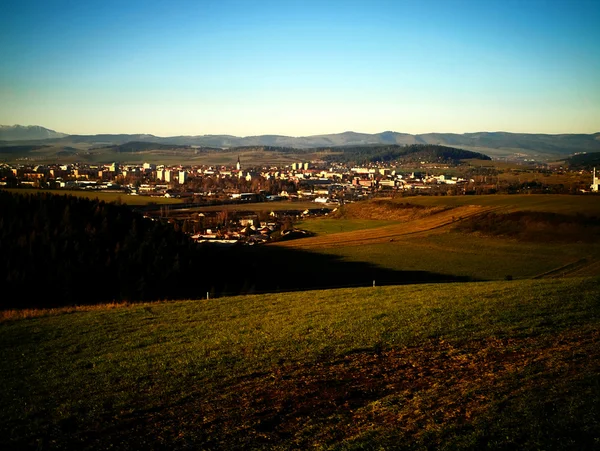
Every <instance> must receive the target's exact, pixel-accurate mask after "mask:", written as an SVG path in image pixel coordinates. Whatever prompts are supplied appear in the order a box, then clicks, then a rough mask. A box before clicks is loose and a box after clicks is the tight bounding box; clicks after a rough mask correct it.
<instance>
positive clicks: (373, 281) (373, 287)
mask: <svg viewBox="0 0 600 451" xmlns="http://www.w3.org/2000/svg"><path fill="white" fill-rule="evenodd" d="M373 288H375V279H373Z"/></svg>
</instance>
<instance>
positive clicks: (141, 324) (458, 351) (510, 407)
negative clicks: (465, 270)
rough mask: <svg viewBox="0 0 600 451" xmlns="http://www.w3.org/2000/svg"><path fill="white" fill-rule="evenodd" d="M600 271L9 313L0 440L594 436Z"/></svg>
mask: <svg viewBox="0 0 600 451" xmlns="http://www.w3.org/2000/svg"><path fill="white" fill-rule="evenodd" d="M599 282H600V280H599V279H598V278H587V279H563V280H537V281H532V280H527V281H511V282H486V283H468V284H443V285H442V284H440V285H414V286H402V287H397V286H391V287H377V288H363V289H343V290H330V291H313V292H304V293H287V294H269V295H257V296H247V297H234V298H223V299H214V300H209V301H206V300H204V301H202V300H199V301H180V302H169V303H155V304H144V305H129V306H122V307H117V308H87V309H86V308H83V309H80V310H78V311H76V310H73V309H65V310H62V311H60V310H59V311H52V312H46V313H44V312H37V313H36V312H33V313H34V314H37V315H42V316H34V317H31V318H27V319H16V316H15V317H14V318H15V319H10V318H11V315H10V313H7V314H5V319H4V321H3V322H2V323H0V359H1V361H2V365H1V366H0V384H2V390H1V391H0V404H1V405H2V406H3V407H2V409H1V410H0V447H2V448H3V449H81V450H85V449H109V448H111V449H140V448H144V449H157V448H168V449H183V448H191V449H307V448H316V449H390V448H396V449H397V448H398V446H400V447H401V448H402V449H411V450H412V449H415V450H420V449H447V450H456V449H463V450H479V449H497V450H500V449H502V450H504V449H527V450H529V449H531V450H533V449H536V450H537V449H553V450H557V449H564V450H572V449H578V450H592V449H597V448H598V446H600V360H599V357H600V333H599V332H598V331H599V330H600V329H599V326H600V301H599V300H600V284H599Z"/></svg>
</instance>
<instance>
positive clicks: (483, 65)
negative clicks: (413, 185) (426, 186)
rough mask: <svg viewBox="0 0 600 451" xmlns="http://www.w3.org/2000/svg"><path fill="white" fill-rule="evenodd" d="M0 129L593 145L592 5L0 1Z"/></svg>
mask: <svg viewBox="0 0 600 451" xmlns="http://www.w3.org/2000/svg"><path fill="white" fill-rule="evenodd" d="M0 10H1V14H0V124H5V125H12V124H23V125H33V124H35V125H42V126H45V127H48V128H52V129H55V130H58V131H62V132H65V133H81V134H88V133H89V134H93V133H152V134H155V135H160V136H168V135H203V134H231V135H237V136H248V135H259V134H283V135H292V136H306V135H314V134H322V133H338V132H342V131H347V130H353V131H359V132H366V133H375V132H380V131H384V130H393V131H398V132H406V133H427V132H455V133H463V132H475V131H499V130H503V131H512V132H531V133H592V132H598V131H600V55H599V53H598V49H600V25H599V24H600V0H587V1H576V0H571V1H551V0H546V1H537V0H530V1H528V0H520V1H512V0H503V1H492V0H488V1H486V0H478V1H471V0H463V1H458V0H457V1H453V0H445V1H434V0H429V1H427V0H421V1H402V0H394V1H374V0H371V1H353V0H347V1H327V0H321V1H310V0H309V1H286V0H279V1H269V0H265V1H252V0H248V1H227V0H219V1H212V0H204V1H202V0H198V1H175V0H173V1H129V2H127V1H109V0H105V1H101V2H95V1H81V0H80V1H52V0H45V1H26V0H20V1H10V0H9V1H8V2H4V3H3V5H2V7H1V9H0Z"/></svg>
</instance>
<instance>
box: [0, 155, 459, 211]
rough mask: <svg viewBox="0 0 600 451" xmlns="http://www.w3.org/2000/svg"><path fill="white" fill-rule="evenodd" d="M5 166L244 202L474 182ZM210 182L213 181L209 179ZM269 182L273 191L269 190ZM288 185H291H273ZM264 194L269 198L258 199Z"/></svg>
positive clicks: (29, 177)
mask: <svg viewBox="0 0 600 451" xmlns="http://www.w3.org/2000/svg"><path fill="white" fill-rule="evenodd" d="M1 169H2V170H1V171H0V186H1V185H4V186H7V185H10V186H31V187H37V188H47V187H48V188H67V189H68V188H80V189H90V190H95V189H99V190H121V191H126V192H127V193H129V194H132V195H149V196H166V197H193V196H194V195H197V196H217V197H224V198H229V199H232V200H236V199H237V200H239V201H257V200H280V199H294V198H305V199H306V198H308V199H312V200H314V201H315V202H318V203H327V202H339V201H340V200H341V199H343V198H346V199H347V200H354V199H360V198H362V197H364V196H368V195H369V194H371V193H373V192H375V191H381V190H404V191H406V190H429V189H432V188H433V187H435V186H437V185H440V184H444V185H462V184H465V183H467V182H468V180H465V179H463V178H460V177H451V176H447V175H444V174H440V175H429V174H419V173H400V172H398V171H396V170H395V169H393V168H389V167H379V166H377V165H370V166H365V167H347V166H344V165H331V164H328V163H326V162H324V161H313V162H310V163H309V162H297V163H292V164H290V165H287V166H285V167H263V168H250V169H244V168H242V164H241V162H240V160H239V158H238V161H237V163H236V165H235V166H233V167H231V166H181V165H176V166H165V165H155V164H152V163H144V164H139V165H135V164H134V165H132V164H129V165H120V164H119V163H110V164H101V165H92V164H83V163H80V164H78V163H75V164H63V165H58V164H55V165H52V164H51V165H35V166H34V165H26V164H18V165H3V166H2V168H1ZM207 180H209V181H211V183H209V184H207V183H204V182H205V181H207ZM232 181H233V182H232ZM240 182H242V183H240ZM243 182H246V183H243ZM253 182H254V183H253ZM267 182H271V183H267ZM273 182H280V183H273ZM207 185H210V189H207ZM267 185H268V187H270V188H271V189H269V190H265V187H267ZM282 186H284V187H285V188H286V189H273V188H281V187H282ZM260 194H262V195H263V198H258V197H257V196H258V195H260Z"/></svg>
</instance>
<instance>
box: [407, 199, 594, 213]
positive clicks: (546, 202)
mask: <svg viewBox="0 0 600 451" xmlns="http://www.w3.org/2000/svg"><path fill="white" fill-rule="evenodd" d="M396 201H398V202H404V203H411V204H416V205H423V206H426V207H433V206H447V207H459V206H464V205H480V206H483V207H498V208H500V209H501V210H502V211H506V212H508V211H522V210H530V211H544V212H549V213H563V214H578V213H580V214H583V215H589V216H600V196H595V195H581V196H573V195H568V194H564V195H563V194H506V195H501V194H498V195H483V196H415V197H402V198H397V199H396Z"/></svg>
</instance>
